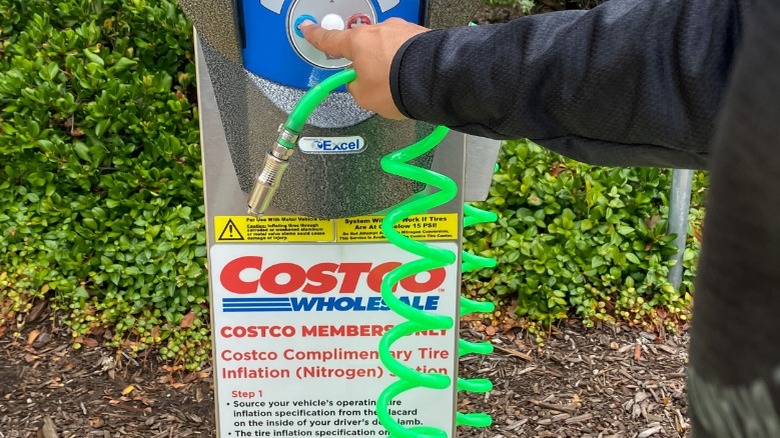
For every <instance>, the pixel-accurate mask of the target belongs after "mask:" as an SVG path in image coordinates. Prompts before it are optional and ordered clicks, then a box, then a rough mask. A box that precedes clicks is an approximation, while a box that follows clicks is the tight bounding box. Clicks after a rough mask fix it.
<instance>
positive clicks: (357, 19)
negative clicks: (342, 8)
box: [347, 14, 371, 29]
mask: <svg viewBox="0 0 780 438" xmlns="http://www.w3.org/2000/svg"><path fill="white" fill-rule="evenodd" d="M364 24H371V18H370V17H369V16H368V15H366V14H352V16H351V17H349V18H348V19H347V29H354V28H356V27H358V26H362V25H364Z"/></svg>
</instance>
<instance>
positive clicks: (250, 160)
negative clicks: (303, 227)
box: [200, 38, 433, 218]
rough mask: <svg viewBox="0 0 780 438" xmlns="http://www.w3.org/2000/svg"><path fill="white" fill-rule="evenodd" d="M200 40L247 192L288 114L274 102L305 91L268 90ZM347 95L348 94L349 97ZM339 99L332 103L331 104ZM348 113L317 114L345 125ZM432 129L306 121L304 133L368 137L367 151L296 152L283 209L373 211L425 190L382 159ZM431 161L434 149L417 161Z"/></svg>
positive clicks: (375, 120)
mask: <svg viewBox="0 0 780 438" xmlns="http://www.w3.org/2000/svg"><path fill="white" fill-rule="evenodd" d="M200 43H201V46H202V49H203V54H204V59H205V61H206V64H207V65H208V68H209V73H210V75H211V82H212V85H213V87H214V91H215V94H216V98H217V105H218V107H219V111H220V115H221V118H222V125H223V127H224V128H225V136H226V138H227V141H228V146H229V149H230V155H231V159H232V161H233V166H234V168H235V170H236V175H237V177H238V181H239V185H240V186H241V189H242V190H244V191H249V190H250V189H251V187H252V184H253V178H254V175H255V172H256V170H257V169H258V168H259V167H260V165H261V164H262V160H263V156H264V154H265V153H266V152H267V150H268V149H269V148H270V147H271V145H272V144H273V142H274V141H275V140H276V135H277V133H276V130H277V128H278V126H279V124H280V123H282V122H283V121H284V120H286V118H287V112H286V111H283V110H282V109H280V108H279V107H278V106H277V104H275V103H274V101H275V102H280V101H285V100H287V99H290V103H291V104H294V103H295V102H296V101H297V99H295V95H296V94H298V95H300V92H299V91H298V90H292V89H290V88H288V87H283V86H280V85H278V84H273V85H274V86H273V87H265V88H263V87H261V86H260V85H261V84H260V82H268V81H265V80H262V81H258V78H257V77H253V76H252V75H251V74H249V73H248V72H247V71H246V70H244V69H243V68H242V67H240V66H238V65H236V64H235V63H234V62H232V61H231V60H230V59H228V58H226V57H225V56H223V55H222V54H221V53H220V52H219V51H217V50H216V49H215V48H214V47H212V46H211V45H210V44H209V43H208V41H205V40H204V39H202V38H201V39H200ZM266 85H267V84H266ZM264 91H265V92H264ZM272 92H276V93H279V94H280V95H279V96H276V98H275V99H274V101H272V100H270V99H268V98H267V96H266V93H272ZM285 93H287V94H285ZM343 97H347V98H349V96H348V95H344V96H343ZM343 97H341V98H343ZM335 99H338V97H337V98H335ZM350 99H351V98H350ZM337 103H338V101H336V102H333V101H331V102H330V103H329V105H335V104H337ZM352 105H353V106H354V104H352ZM355 108H356V107H355ZM360 111H362V110H360ZM350 114H351V115H350ZM347 115H350V116H351V117H354V116H355V114H352V113H349V111H346V112H343V111H341V110H339V111H335V110H334V111H332V112H327V111H320V112H319V114H318V118H319V122H320V124H321V125H325V126H340V125H342V124H343V123H344V120H345V117H346V116H347ZM329 117H330V118H329ZM432 128H433V127H432V126H430V125H428V124H424V123H418V122H412V121H409V120H406V121H392V120H387V119H383V118H380V117H376V116H373V117H369V118H368V119H367V120H364V121H362V122H359V123H357V124H353V125H351V126H345V127H339V128H323V127H316V126H312V125H307V126H306V128H305V129H304V132H303V133H302V135H303V136H307V137H330V136H352V135H359V136H361V137H363V138H364V139H365V141H366V149H365V151H364V152H362V153H359V154H345V155H311V154H303V153H300V152H298V153H296V154H295V155H293V156H292V158H291V159H290V165H289V167H288V168H287V171H286V172H285V174H284V178H283V180H282V185H281V187H280V188H279V190H278V191H277V192H276V196H275V197H274V201H273V206H274V207H276V208H278V209H280V210H282V211H286V212H290V213H295V214H301V215H305V216H311V217H319V218H337V217H349V216H356V215H361V214H370V213H374V212H377V211H380V210H383V209H385V208H387V207H389V206H392V205H394V204H396V203H398V202H400V201H402V200H404V199H406V198H407V197H408V196H411V195H412V194H413V193H415V192H417V191H419V190H421V189H422V186H421V185H419V184H414V183H411V182H409V181H407V180H404V179H402V178H397V177H394V176H392V175H388V174H386V173H385V172H384V171H383V170H382V169H381V167H380V165H379V160H380V159H381V158H382V157H383V156H384V155H386V154H388V153H390V152H392V151H395V150H398V149H400V148H402V147H405V146H407V145H409V144H411V143H413V142H415V141H417V140H418V139H420V138H422V137H423V136H425V135H427V134H428V133H430V132H431V130H432ZM431 159H432V155H430V154H429V155H426V156H424V157H421V158H420V159H418V160H417V162H416V164H417V165H420V166H423V167H426V168H428V167H430V162H431Z"/></svg>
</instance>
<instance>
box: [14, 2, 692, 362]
mask: <svg viewBox="0 0 780 438" xmlns="http://www.w3.org/2000/svg"><path fill="white" fill-rule="evenodd" d="M0 44H1V46H0V130H1V132H0V312H1V313H0V324H2V323H4V322H9V321H12V318H14V317H15V315H17V314H23V313H24V312H26V311H29V309H30V307H31V306H32V305H33V304H34V303H36V302H39V300H43V299H46V300H48V301H49V302H50V303H51V305H52V307H53V308H54V309H55V310H56V312H57V315H58V316H59V317H61V318H63V320H64V321H65V323H66V324H67V325H68V326H69V327H70V328H71V329H72V332H73V336H74V340H75V345H76V346H79V345H80V343H81V342H82V340H83V339H84V337H86V336H90V335H91V336H94V335H96V334H97V333H99V332H101V331H103V330H106V329H108V331H105V332H103V336H104V337H107V338H109V339H110V342H111V343H112V344H113V345H115V346H117V347H121V348H125V349H127V350H130V351H132V350H135V351H137V350H140V349H144V348H148V347H149V346H155V347H159V349H160V350H159V351H160V352H161V353H162V356H163V357H164V358H166V359H177V360H178V361H179V363H180V364H184V365H186V366H187V367H188V368H190V369H192V368H196V367H197V366H199V365H200V364H201V363H202V361H203V360H204V359H206V358H207V356H208V350H209V346H210V344H209V338H208V335H209V332H208V327H207V321H208V305H207V303H206V300H207V296H208V294H207V279H206V272H205V268H204V265H205V254H206V252H205V233H204V219H203V208H202V182H201V174H200V149H199V137H198V117H197V116H198V114H197V109H196V107H195V100H196V99H195V89H194V85H195V83H194V82H195V72H194V63H193V54H192V33H191V26H190V24H189V23H188V22H187V20H186V18H185V17H184V16H183V14H182V13H181V12H180V11H179V10H178V9H177V8H176V6H175V3H174V2H173V1H170V0H148V1H147V0H128V1H125V0H102V1H101V0H62V1H60V2H57V1H50V0H0ZM501 166H502V171H501V172H500V173H499V174H497V175H496V176H495V184H494V186H493V188H492V189H491V198H490V200H489V201H488V203H487V205H488V206H489V207H490V208H493V209H495V210H496V211H498V213H499V214H500V216H501V220H500V221H499V223H498V224H486V225H479V226H477V227H474V228H472V229H470V230H469V231H468V232H467V236H468V243H467V246H468V247H471V248H474V249H476V250H478V251H479V252H481V253H483V254H485V255H495V256H497V257H498V260H499V263H500V266H499V268H497V269H496V270H483V271H480V272H476V273H472V274H469V276H468V277H467V279H466V286H467V288H468V290H469V291H470V293H471V294H473V295H475V296H478V297H482V298H484V299H491V300H494V301H506V302H511V301H514V300H515V299H517V298H519V303H520V305H519V308H518V312H519V313H520V314H521V315H524V316H526V317H528V318H529V320H530V321H535V322H537V323H539V324H547V323H551V322H554V321H556V320H558V319H560V318H563V317H565V316H567V315H572V314H574V315H577V316H579V317H582V318H585V320H586V321H594V320H597V319H614V318H618V319H624V320H628V321H637V322H639V321H642V320H646V319H647V318H646V317H648V316H654V315H655V313H656V312H669V313H672V314H673V315H680V314H681V312H682V313H683V315H682V316H683V317H685V314H684V312H685V309H686V308H687V306H688V304H689V295H687V291H688V290H689V289H690V288H689V286H690V285H689V280H690V276H691V275H692V274H693V271H692V270H689V271H688V273H687V274H686V275H687V277H686V285H685V287H684V289H683V291H682V292H680V293H678V292H676V291H674V290H671V289H670V287H669V286H668V285H666V284H665V283H664V278H665V276H666V272H667V269H668V266H667V263H666V262H665V260H666V258H667V256H668V255H669V254H670V253H671V252H672V251H673V248H672V247H671V246H670V241H671V237H670V236H667V235H665V234H664V230H665V223H664V221H663V220H656V219H657V218H658V217H663V216H664V215H665V208H666V198H665V196H666V194H667V193H668V185H669V181H668V179H669V173H668V172H667V171H660V170H652V169H605V168H596V167H589V166H585V165H582V164H578V163H574V162H571V161H567V160H563V159H562V158H560V157H558V156H556V155H554V154H551V153H549V152H546V151H544V150H542V149H540V148H539V147H537V146H534V145H532V144H530V143H527V142H522V141H521V142H510V143H509V144H508V145H507V146H506V147H505V149H504V151H503V153H502V158H501ZM703 178H704V176H703V175H700V176H699V179H700V180H701V181H699V182H700V184H699V185H698V187H701V186H702V184H701V183H704V180H703ZM700 204H701V202H700V196H699V194H698V192H697V196H696V198H695V205H696V206H697V208H698V206H700ZM700 218H701V210H694V219H696V220H695V221H694V225H693V228H692V233H693V232H697V228H696V227H698V221H699V220H700ZM691 245H692V246H691V248H690V249H689V251H688V253H687V256H686V260H687V261H686V263H687V264H689V265H691V266H692V263H693V262H694V259H695V255H696V253H697V248H696V247H695V245H696V240H695V239H694V240H692V241H691Z"/></svg>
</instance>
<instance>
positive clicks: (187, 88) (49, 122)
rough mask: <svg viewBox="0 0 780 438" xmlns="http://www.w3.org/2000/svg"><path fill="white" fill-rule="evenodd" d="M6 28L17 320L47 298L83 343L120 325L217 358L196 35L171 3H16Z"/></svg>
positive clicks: (1, 206) (2, 9)
mask: <svg viewBox="0 0 780 438" xmlns="http://www.w3.org/2000/svg"><path fill="white" fill-rule="evenodd" d="M0 17H1V20H2V21H1V22H0V26H2V35H1V37H2V47H3V52H2V58H1V59H0V129H2V135H1V136H0V163H2V164H0V236H1V237H0V273H1V274H0V281H1V282H2V283H0V289H1V290H0V298H11V299H10V300H8V299H6V300H0V303H4V306H5V308H4V309H3V310H4V312H3V313H4V314H5V315H9V314H12V313H15V312H19V311H22V312H23V311H25V310H26V309H27V308H28V307H29V305H30V304H31V303H32V301H33V299H35V298H43V297H44V296H46V297H48V298H49V299H50V300H51V302H52V305H53V306H54V308H55V309H56V310H57V311H58V312H59V314H60V315H61V316H62V317H64V318H65V322H66V323H67V324H68V325H69V326H70V327H71V328H72V329H73V334H74V337H76V338H77V341H78V340H80V339H79V337H80V336H84V335H87V334H88V333H90V331H91V330H93V329H95V328H97V327H99V326H106V325H107V326H110V327H111V329H112V332H113V335H112V336H111V338H112V341H113V343H114V344H115V345H118V346H124V347H127V348H128V349H135V350H137V349H139V348H143V347H144V345H148V344H156V343H162V344H163V345H164V346H165V345H167V346H168V347H169V348H168V349H169V350H172V351H165V350H164V351H165V353H166V356H167V357H169V358H173V357H174V356H178V357H182V358H185V359H186V361H187V363H190V364H196V363H198V362H199V361H201V360H202V359H205V358H206V356H207V354H208V351H207V344H208V343H207V342H206V341H207V339H208V336H207V335H208V332H207V328H206V327H205V323H204V322H205V321H207V319H208V318H207V314H208V307H207V305H206V299H207V280H206V272H205V269H204V264H205V240H204V232H203V229H204V221H203V208H202V203H203V200H202V191H201V186H202V183H201V175H200V150H199V136H198V120H197V109H196V106H195V104H194V103H195V89H194V85H195V83H194V82H195V67H194V63H193V53H192V30H191V25H190V24H189V23H188V21H187V20H186V18H185V17H184V15H183V14H182V13H181V12H180V11H179V10H178V9H177V7H176V6H175V3H174V2H172V1H168V0H150V1H146V0H130V1H125V0H121V1H120V0H102V1H101V0H67V1H61V2H56V1H54V2H52V1H49V0H0ZM190 312H194V316H195V319H194V320H193V322H192V326H190V324H189V321H186V322H185V324H184V326H185V328H186V330H181V329H179V326H180V325H181V322H182V318H183V316H184V315H186V314H188V313H190ZM177 338H178V339H177ZM77 345H78V342H77Z"/></svg>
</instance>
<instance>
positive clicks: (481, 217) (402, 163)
mask: <svg viewBox="0 0 780 438" xmlns="http://www.w3.org/2000/svg"><path fill="white" fill-rule="evenodd" d="M355 78H356V74H355V71H354V70H352V69H347V70H344V71H341V72H339V73H336V74H334V75H333V76H330V77H329V78H327V79H325V80H324V81H322V82H321V83H319V84H318V85H316V86H314V87H313V88H312V89H311V90H309V91H308V92H306V93H305V94H304V96H303V98H301V100H300V101H299V102H298V103H297V104H296V105H295V108H294V109H293V111H292V112H291V113H290V116H289V117H288V119H287V121H286V122H285V124H284V125H283V128H284V129H285V130H287V131H289V132H292V133H295V134H296V135H297V134H299V133H300V132H301V131H302V130H303V126H304V125H305V123H306V120H307V119H308V117H309V115H310V114H311V113H312V111H314V109H315V108H316V107H317V105H319V104H320V103H321V102H322V101H323V100H324V99H325V98H326V97H327V96H328V94H329V93H330V92H332V91H333V90H334V89H336V88H337V87H339V86H341V85H344V84H346V83H348V82H351V81H353V80H355ZM448 132H449V130H448V129H447V128H445V127H441V126H440V127H437V128H436V129H434V131H433V132H432V133H431V134H429V135H428V136H426V137H425V138H423V139H422V140H420V141H418V142H417V143H415V144H413V145H411V146H408V147H406V148H404V149H401V150H399V151H395V152H393V153H390V154H388V155H387V156H385V157H383V158H382V161H381V163H380V164H381V167H382V169H383V170H384V171H385V172H388V173H391V174H394V175H397V176H401V177H405V178H408V179H412V180H414V181H417V182H420V183H423V184H426V185H428V186H430V187H434V188H437V189H438V191H437V192H434V193H432V194H429V195H425V196H423V197H415V198H414V199H413V200H412V201H410V202H404V203H402V204H401V205H399V206H397V207H395V208H393V210H392V211H390V212H389V213H388V214H387V215H386V216H385V218H384V220H383V221H382V231H383V233H384V235H385V237H386V238H387V240H388V241H389V242H391V243H393V244H395V245H396V246H398V247H399V248H402V249H404V250H406V251H409V252H411V253H413V254H415V255H418V256H420V258H419V259H417V260H415V261H412V262H409V263H406V264H403V265H401V266H399V267H397V268H395V269H394V270H392V271H390V272H389V273H388V274H387V275H385V277H384V279H383V281H382V285H381V295H382V299H383V300H384V302H385V303H386V304H387V306H388V307H389V308H390V309H391V310H393V311H394V312H395V313H397V314H398V315H399V316H401V317H403V318H405V319H406V321H405V322H403V323H401V324H399V325H397V326H395V327H393V328H392V329H391V330H389V331H388V332H386V333H385V335H384V336H383V337H382V339H381V340H380V342H379V348H378V350H379V357H380V360H381V361H382V363H383V364H384V365H385V367H386V368H387V369H388V371H390V372H391V373H393V374H395V375H396V376H398V378H399V380H398V381H396V382H394V383H392V384H391V385H389V386H388V387H387V388H385V390H384V391H382V393H381V394H380V395H379V398H378V400H377V417H378V419H379V421H380V423H381V424H382V426H383V427H384V428H385V429H387V431H388V432H389V433H390V436H391V437H392V438H446V436H447V433H446V432H445V431H443V430H441V429H438V428H435V427H429V426H415V427H412V428H405V427H404V426H402V425H401V424H400V423H398V422H397V421H396V420H395V419H394V418H393V417H392V416H391V415H390V413H389V409H388V407H389V406H390V403H391V401H392V400H393V399H394V398H395V397H397V396H398V395H400V394H402V393H404V392H406V391H409V390H412V389H414V388H420V387H423V388H431V389H445V388H448V387H449V386H450V385H451V384H452V379H451V377H449V376H447V375H443V374H432V373H421V372H419V371H417V370H414V369H412V368H409V367H406V366H405V365H403V364H402V363H401V362H400V361H398V360H396V359H395V358H393V356H392V354H391V348H392V345H393V344H394V343H395V342H396V341H398V340H399V339H401V338H403V337H405V336H408V335H411V334H414V333H416V332H420V331H425V330H450V329H452V328H453V325H454V321H453V318H450V317H448V316H442V315H435V314H429V313H426V312H423V311H421V310H417V309H415V308H413V307H412V306H409V305H407V304H405V303H403V302H402V301H400V300H399V299H398V298H397V297H396V296H395V295H394V294H393V286H395V285H396V284H397V283H398V282H400V281H401V280H403V279H404V278H406V277H409V276H413V275H416V274H418V273H421V272H425V271H429V270H431V269H436V268H439V267H444V266H448V265H451V264H453V263H455V261H456V259H457V257H456V255H455V253H453V252H452V251H449V250H446V249H442V248H437V247H435V246H432V245H429V244H426V243H423V242H418V241H414V240H412V239H410V238H408V237H406V236H404V235H403V234H401V233H399V232H398V231H396V230H395V224H397V223H399V222H401V221H402V220H404V219H405V218H407V217H409V216H412V215H414V214H420V213H423V212H426V211H428V210H430V209H433V208H435V207H438V206H441V205H444V204H446V203H447V202H449V201H451V200H452V199H454V198H455V196H456V195H457V192H458V186H457V184H456V183H455V181H453V180H452V179H450V178H448V177H446V176H444V175H441V174H439V173H436V172H433V171H431V170H428V169H424V168H420V167H417V166H414V165H411V164H409V163H408V162H409V161H411V160H414V159H415V158H417V157H419V156H421V155H424V154H425V153H427V152H429V151H430V150H432V149H433V148H434V147H436V145H438V144H439V143H440V142H441V141H442V140H443V139H444V137H445V136H446V135H447V133H448ZM277 143H279V144H280V145H282V146H283V147H285V148H287V149H292V148H293V147H294V146H295V144H294V143H292V142H290V141H289V140H288V139H287V138H284V137H283V136H282V135H281V133H280V137H279V138H278V139H277ZM490 215H491V213H488V212H484V211H481V210H478V209H476V208H474V207H471V206H465V208H464V226H465V227H468V226H471V225H473V224H475V223H479V222H486V221H492V220H495V217H494V216H493V217H492V219H491V216H490ZM462 257H463V261H462V265H461V266H462V270H463V272H467V271H469V270H472V269H478V268H482V267H491V266H495V261H494V260H493V259H489V258H485V257H479V256H475V255H472V254H469V253H467V252H465V251H464V252H463V254H462ZM460 307H461V310H460V314H461V316H462V315H467V314H469V313H474V312H492V311H493V305H492V304H491V303H480V302H475V301H472V300H468V299H466V298H461V300H460ZM458 346H459V356H463V355H464V354H468V353H478V354H488V353H490V352H492V351H493V346H492V345H490V344H487V343H471V342H467V341H465V340H462V339H461V340H459V342H458ZM491 388H492V383H491V382H490V381H489V380H487V379H458V381H457V389H458V391H461V390H463V391H471V392H487V391H489V390H490V389H491ZM456 422H457V424H458V425H468V426H475V427H485V426H489V425H490V424H491V422H492V420H491V418H490V416H488V415H487V414H484V413H472V414H464V413H460V412H458V413H457V419H456Z"/></svg>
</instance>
